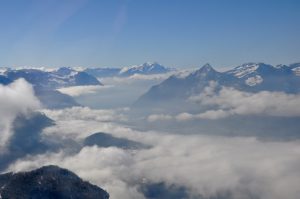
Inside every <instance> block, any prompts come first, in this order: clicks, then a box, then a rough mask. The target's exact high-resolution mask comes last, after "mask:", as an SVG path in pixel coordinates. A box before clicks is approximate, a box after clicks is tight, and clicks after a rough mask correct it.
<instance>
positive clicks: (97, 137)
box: [83, 132, 146, 149]
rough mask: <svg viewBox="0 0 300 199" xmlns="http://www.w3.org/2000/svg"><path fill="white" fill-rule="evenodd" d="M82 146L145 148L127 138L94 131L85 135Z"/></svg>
mask: <svg viewBox="0 0 300 199" xmlns="http://www.w3.org/2000/svg"><path fill="white" fill-rule="evenodd" d="M83 145H84V146H93V145H96V146H99V147H112V146H113V147H118V148H123V149H140V148H145V147H146V146H144V145H143V144H141V143H139V142H135V141H132V140H128V139H125V138H117V137H113V136H112V135H110V134H107V133H102V132H100V133H94V134H92V135H90V136H88V137H86V138H85V139H84V141H83Z"/></svg>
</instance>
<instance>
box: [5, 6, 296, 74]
mask: <svg viewBox="0 0 300 199" xmlns="http://www.w3.org/2000/svg"><path fill="white" fill-rule="evenodd" d="M0 11H1V12H0V16H1V17H0V26H1V27H2V32H1V33H0V35H1V37H0V43H1V45H2V50H1V53H0V60H1V61H0V66H3V67H19V66H30V67H41V66H44V67H61V66H70V67H78V66H84V67H88V68H91V67H114V66H117V67H119V66H132V65H135V64H137V63H144V62H145V61H147V60H150V61H151V60H153V61H157V62H159V63H163V65H166V66H171V67H176V68H191V67H198V66H201V65H203V64H205V63H210V64H211V65H213V66H216V68H218V67H220V68H224V67H231V66H237V65H239V64H241V63H247V62H263V63H268V64H271V65H278V64H290V63H296V62H299V52H300V41H299V39H298V35H300V20H299V19H300V12H299V11H300V2H299V1H296V0H287V1H280V0H278V1H270V0H264V1H258V0H255V1H251V2H245V1H243V2H241V1H238V0H230V1H226V2H223V1H218V0H213V1H195V0H191V1H186V2H182V1H180V0H176V1H172V2H171V3H170V2H161V1H160V2H159V3H158V1H146V0H141V1H135V0H132V1H129V0H116V1H101V2H99V1H94V0H76V1H46V2H42V3H41V2H39V1H36V0H30V1H26V2H21V3H20V1H18V0H14V1H6V2H4V3H2V6H1V8H0ZM7 19H9V20H7ZM199 63H201V64H199ZM202 63H203V64H202Z"/></svg>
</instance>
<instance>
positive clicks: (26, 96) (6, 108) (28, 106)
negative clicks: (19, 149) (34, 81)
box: [0, 79, 40, 149]
mask: <svg viewBox="0 0 300 199" xmlns="http://www.w3.org/2000/svg"><path fill="white" fill-rule="evenodd" d="M39 107H40V102H39V100H38V99H37V98H36V97H35V95H34V91H33V89H32V86H31V85H30V84H29V83H27V82H26V81H25V80H24V79H18V80H16V81H14V82H13V83H11V84H9V85H6V86H5V85H0V117H1V120H0V133H1V140H0V148H2V149H3V147H5V145H6V144H7V142H8V141H9V138H10V136H11V134H12V132H11V125H12V122H13V120H14V119H15V117H16V116H17V115H19V114H24V115H26V114H27V113H29V112H30V111H33V110H36V109H37V108H39Z"/></svg>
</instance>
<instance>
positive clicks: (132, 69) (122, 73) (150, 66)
mask: <svg viewBox="0 0 300 199" xmlns="http://www.w3.org/2000/svg"><path fill="white" fill-rule="evenodd" d="M170 71H172V69H170V68H167V67H165V66H163V65H161V64H159V63H157V62H146V63H144V64H140V65H134V66H128V67H123V68H87V69H85V70H84V72H86V73H88V74H90V75H94V76H96V77H99V78H103V77H129V76H132V75H135V74H140V75H153V74H162V73H167V72H170Z"/></svg>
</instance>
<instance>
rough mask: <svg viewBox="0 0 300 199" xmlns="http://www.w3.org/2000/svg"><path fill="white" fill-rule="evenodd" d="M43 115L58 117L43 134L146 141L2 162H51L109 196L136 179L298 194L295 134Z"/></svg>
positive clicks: (267, 197) (195, 188)
mask: <svg viewBox="0 0 300 199" xmlns="http://www.w3.org/2000/svg"><path fill="white" fill-rule="evenodd" d="M77 111H78V110H77ZM85 111H86V112H89V111H91V112H93V111H92V110H89V109H86V110H85ZM74 112H75V111H74ZM49 113H50V112H49ZM49 115H51V118H52V119H58V120H57V121H56V122H57V125H56V126H54V127H50V128H48V129H46V131H45V132H44V133H46V134H47V135H48V136H49V135H53V136H57V138H58V139H59V137H68V138H76V139H77V140H80V139H83V138H84V137H86V136H88V135H90V134H92V133H94V132H97V131H102V132H108V133H111V134H112V135H114V136H116V137H123V138H127V139H131V140H135V141H138V142H141V143H144V144H146V145H150V146H152V147H151V148H147V149H142V150H134V151H128V150H123V149H120V148H115V147H109V148H99V147H96V146H92V147H84V148H82V149H81V151H80V152H79V153H75V154H69V153H66V152H64V151H60V152H58V153H47V154H43V155H36V156H28V157H26V158H23V159H20V160H19V161H17V162H16V163H15V164H12V165H11V166H10V168H9V170H12V171H20V170H27V169H32V168H36V167H39V166H42V165H46V164H57V165H59V166H62V167H66V168H68V169H71V170H73V171H74V172H76V173H77V174H78V175H79V176H81V177H83V178H84V179H87V180H90V181H91V182H93V183H96V184H97V185H99V186H101V187H103V188H105V189H106V190H107V191H108V192H109V193H110V194H111V197H112V198H125V199H127V198H128V199H134V198H143V196H142V194H141V193H140V192H139V191H138V190H139V189H138V187H139V186H140V185H141V184H142V183H147V182H154V183H155V182H165V183H166V184H167V185H171V184H175V185H179V186H184V187H186V188H187V190H188V192H189V193H190V195H193V196H200V195H201V196H204V197H210V196H216V195H218V194H220V193H223V192H227V191H230V193H231V198H234V199H240V198H244V199H250V198H263V199H281V198H287V199H297V198H298V196H299V194H300V189H299V186H298V183H297V182H299V180H300V172H299V169H298V168H299V166H300V158H299V157H300V145H299V142H298V141H294V142H261V141H258V140H256V139H255V138H241V137H236V138H233V137H221V136H220V137H219V136H203V135H174V134H165V133H160V132H153V131H147V132H140V131H136V130H132V129H131V128H128V127H124V126H122V125H118V124H116V123H113V122H107V121H104V120H101V119H99V120H98V121H97V120H92V119H91V118H89V117H85V116H82V117H78V116H76V115H75V114H70V112H68V111H62V112H59V111H58V113H55V112H51V114H49ZM79 115H81V114H79ZM85 115H92V113H89V114H85ZM58 133H59V134H58Z"/></svg>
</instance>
